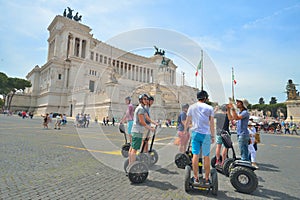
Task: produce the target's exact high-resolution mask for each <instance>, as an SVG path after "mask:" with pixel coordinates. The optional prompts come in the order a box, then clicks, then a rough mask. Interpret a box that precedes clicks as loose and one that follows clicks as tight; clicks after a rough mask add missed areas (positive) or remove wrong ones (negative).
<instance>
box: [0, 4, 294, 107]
mask: <svg viewBox="0 0 300 200" xmlns="http://www.w3.org/2000/svg"><path fill="white" fill-rule="evenodd" d="M21 2H26V3H21ZM187 2H188V3H187ZM225 2H226V3H225ZM67 6H69V7H71V8H72V9H74V10H75V12H79V14H81V15H83V21H82V23H83V24H86V25H88V26H89V27H90V28H92V33H93V34H94V37H95V38H97V39H98V40H101V41H112V39H111V38H114V37H115V36H118V35H120V34H121V35H122V34H123V33H124V32H130V31H132V30H137V29H146V28H156V29H164V30H168V31H172V32H176V33H178V34H181V35H183V36H185V37H186V38H189V39H191V40H193V41H194V42H196V43H197V44H198V45H199V46H200V47H201V48H202V49H203V50H204V54H205V57H204V58H205V59H204V69H205V70H207V71H210V67H211V66H213V67H214V68H216V70H217V71H218V73H219V76H217V77H220V79H221V80H218V81H217V82H218V83H221V84H222V86H223V87H222V88H224V92H225V95H226V97H229V96H231V68H232V67H234V71H235V79H236V81H237V84H236V86H235V96H236V97H245V98H247V99H248V100H249V101H250V103H252V104H256V103H258V99H259V98H260V97H263V98H264V99H265V102H266V103H268V102H269V101H270V99H271V97H273V96H274V97H276V98H277V100H278V102H283V101H285V100H286V94H285V93H284V91H285V86H286V83H287V81H288V79H292V80H293V81H294V82H295V83H300V78H299V77H300V70H299V63H300V58H299V57H300V56H299V54H300V1H297V0H285V1H281V0H272V1H271V0H253V1H242V0H239V1H238V0H228V1H221V0H216V1H209V0H198V1H196V0H191V1H183V0H178V1H171V0H161V1H153V0H151V1H150V0H143V1H142V0H128V1H120V0H119V1H117V0H109V1H108V0H107V1H102V0H98V1H92V0H85V1H82V0H80V1H79V0H74V1H70V0H69V1H66V0H51V1H47V0H40V1H38V0H36V1H31V0H27V1H18V0H10V1H4V0H0V12H1V18H0V24H1V26H0V35H1V37H2V38H1V42H0V71H2V72H5V73H6V74H7V75H8V76H11V77H20V78H25V76H26V75H27V73H28V72H29V71H30V70H31V69H32V68H33V67H34V66H35V65H39V66H42V65H43V64H45V62H46V59H47V47H48V44H47V39H48V36H49V34H48V31H47V27H48V26H49V24H50V23H51V21H52V20H53V19H54V17H55V16H56V15H62V13H63V10H64V9H65V8H66V7H67ZM169 42H171V43H175V44H176V43H178V46H180V44H179V43H180V41H169ZM158 43H159V42H158ZM159 44H160V43H159ZM153 45H156V44H153ZM159 47H160V48H163V49H165V50H166V56H167V57H170V58H172V59H173V60H174V62H175V64H177V65H178V66H179V68H178V70H177V71H178V73H180V72H181V71H184V72H185V73H186V80H187V82H188V83H189V84H190V85H191V86H195V81H194V79H195V76H194V74H195V69H194V68H195V66H196V65H197V62H198V61H195V60H199V56H198V55H200V52H199V53H197V54H198V55H197V56H194V58H195V59H194V60H192V61H191V62H190V63H189V60H184V59H183V56H180V55H178V53H176V52H174V50H172V49H168V48H166V46H159ZM153 52H154V49H151V51H150V50H149V49H148V51H143V52H140V53H141V54H142V55H145V56H152V55H153ZM135 53H137V54H139V52H138V51H136V52H135ZM206 60H208V61H209V62H207V64H206ZM209 63H210V64H209ZM206 79H208V78H205V82H207V83H208V82H210V81H212V80H206ZM214 81H215V80H214ZM198 86H199V84H198ZM205 89H208V91H209V93H216V91H214V90H213V88H211V87H209V88H206V87H205ZM298 89H299V87H298ZM212 96H213V95H212Z"/></svg>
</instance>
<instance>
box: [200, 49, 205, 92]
mask: <svg viewBox="0 0 300 200" xmlns="http://www.w3.org/2000/svg"><path fill="white" fill-rule="evenodd" d="M201 60H202V62H201V91H202V90H203V61H204V60H203V50H201Z"/></svg>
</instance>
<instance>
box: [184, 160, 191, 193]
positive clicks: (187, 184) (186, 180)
mask: <svg viewBox="0 0 300 200" xmlns="http://www.w3.org/2000/svg"><path fill="white" fill-rule="evenodd" d="M191 170H192V169H191V166H189V165H186V166H185V177H184V189H185V191H186V192H189V191H191Z"/></svg>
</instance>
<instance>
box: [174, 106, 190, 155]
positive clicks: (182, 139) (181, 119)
mask: <svg viewBox="0 0 300 200" xmlns="http://www.w3.org/2000/svg"><path fill="white" fill-rule="evenodd" d="M188 109H189V104H183V105H182V106H181V112H180V114H179V116H178V119H177V135H178V138H179V152H181V153H184V152H185V151H186V149H187V148H186V147H187V144H188V141H189V139H190V133H189V127H188V128H187V133H186V134H185V133H184V126H185V121H186V117H187V116H186V113H187V111H188Z"/></svg>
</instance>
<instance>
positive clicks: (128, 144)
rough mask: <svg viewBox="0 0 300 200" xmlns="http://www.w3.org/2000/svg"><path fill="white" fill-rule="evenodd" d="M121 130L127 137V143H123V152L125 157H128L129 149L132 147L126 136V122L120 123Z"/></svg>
mask: <svg viewBox="0 0 300 200" xmlns="http://www.w3.org/2000/svg"><path fill="white" fill-rule="evenodd" d="M119 130H120V132H121V133H123V134H124V138H125V144H123V145H122V148H121V154H122V156H123V157H124V158H127V157H128V151H129V149H130V143H129V142H127V136H126V132H125V126H124V124H120V125H119Z"/></svg>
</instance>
